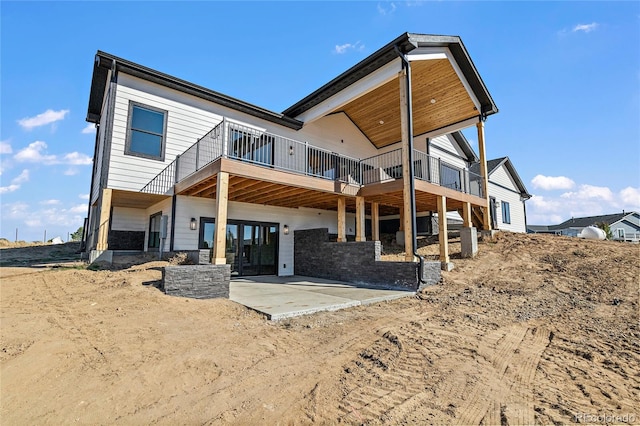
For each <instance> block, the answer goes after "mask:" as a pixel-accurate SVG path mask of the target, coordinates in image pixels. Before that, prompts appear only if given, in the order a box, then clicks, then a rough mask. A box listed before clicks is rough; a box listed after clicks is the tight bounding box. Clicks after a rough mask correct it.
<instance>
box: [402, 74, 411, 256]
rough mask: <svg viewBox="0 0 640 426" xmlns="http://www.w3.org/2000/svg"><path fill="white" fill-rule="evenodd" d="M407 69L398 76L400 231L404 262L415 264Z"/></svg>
mask: <svg viewBox="0 0 640 426" xmlns="http://www.w3.org/2000/svg"><path fill="white" fill-rule="evenodd" d="M406 72H407V71H406V69H403V70H402V72H400V74H399V75H398V80H399V83H400V131H401V135H402V183H403V185H402V202H403V203H402V204H403V205H402V207H401V209H400V210H401V213H400V216H401V221H400V229H402V230H403V231H404V252H405V256H404V260H405V261H407V262H413V260H414V259H413V249H414V247H413V223H412V221H411V217H412V216H411V196H412V194H411V181H410V180H409V178H410V176H409V170H410V167H411V163H410V161H409V145H410V144H409V139H410V138H411V137H413V135H410V134H409V123H408V121H409V116H408V115H409V114H408V112H407V106H408V100H407V78H406Z"/></svg>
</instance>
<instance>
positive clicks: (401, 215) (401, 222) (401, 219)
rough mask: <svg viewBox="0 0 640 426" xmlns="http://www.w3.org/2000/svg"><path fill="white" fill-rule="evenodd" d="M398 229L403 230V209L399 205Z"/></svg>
mask: <svg viewBox="0 0 640 426" xmlns="http://www.w3.org/2000/svg"><path fill="white" fill-rule="evenodd" d="M398 231H404V209H403V206H402V205H401V206H400V227H399V228H398Z"/></svg>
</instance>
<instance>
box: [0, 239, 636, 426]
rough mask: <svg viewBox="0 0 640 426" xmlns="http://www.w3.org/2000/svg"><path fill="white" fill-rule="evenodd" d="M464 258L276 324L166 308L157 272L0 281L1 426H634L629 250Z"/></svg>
mask: <svg viewBox="0 0 640 426" xmlns="http://www.w3.org/2000/svg"><path fill="white" fill-rule="evenodd" d="M479 247H480V252H479V255H478V257H477V258H475V259H473V260H463V259H455V260H454V262H455V265H456V268H455V269H454V270H453V271H451V272H448V273H443V276H444V278H443V283H442V284H441V285H437V286H432V287H430V288H428V289H426V290H425V291H424V292H422V293H421V294H419V295H418V297H415V298H409V299H402V300H397V301H393V302H387V303H380V304H377V305H371V306H367V307H358V308H353V309H347V310H343V311H339V312H330V313H319V314H315V315H312V316H307V317H300V318H297V319H292V320H288V321H284V322H280V323H273V322H269V321H266V320H265V319H264V317H263V316H261V315H259V314H257V313H255V312H253V311H250V310H248V309H246V308H244V307H243V306H240V305H237V304H235V303H233V302H230V301H228V300H189V299H182V298H176V297H170V296H165V295H164V294H163V293H161V292H160V291H159V290H158V289H157V288H156V287H155V285H157V283H158V281H159V280H160V278H161V269H160V268H161V267H162V266H163V265H165V264H166V263H163V262H149V263H145V264H142V265H136V266H131V267H125V266H121V267H120V269H117V270H98V271H92V270H87V269H86V268H85V269H75V268H79V266H77V265H75V264H71V265H70V266H68V267H58V268H51V267H48V268H31V267H3V268H0V274H1V275H0V277H1V284H0V291H1V293H0V296H1V302H0V307H1V336H0V374H1V376H0V379H1V382H0V397H1V399H0V405H1V406H0V422H1V423H2V424H3V425H13V424H56V425H57V424H72V423H78V424H155V423H160V424H227V423H232V424H274V425H277V424H281V425H290V424H291V425H295V424H309V423H319V424H336V423H346V424H407V425H414V424H415V425H417V424H460V425H494V424H496V425H532V424H571V423H577V422H579V423H588V424H589V423H591V424H605V423H606V424H638V423H640V346H639V342H640V339H639V338H640V330H639V328H638V310H639V309H638V303H639V302H638V294H639V285H640V282H639V280H640V247H639V246H638V245H631V244H621V243H614V242H601V241H583V240H579V239H575V238H566V237H556V236H547V235H534V236H527V235H513V234H499V235H498V237H497V238H496V240H495V241H494V242H486V243H481V244H480V246H479ZM2 255H3V250H2V251H0V256H2Z"/></svg>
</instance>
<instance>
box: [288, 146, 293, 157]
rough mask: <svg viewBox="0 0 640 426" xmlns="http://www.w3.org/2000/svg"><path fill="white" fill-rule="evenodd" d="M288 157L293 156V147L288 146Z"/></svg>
mask: <svg viewBox="0 0 640 426" xmlns="http://www.w3.org/2000/svg"><path fill="white" fill-rule="evenodd" d="M289 155H293V145H289Z"/></svg>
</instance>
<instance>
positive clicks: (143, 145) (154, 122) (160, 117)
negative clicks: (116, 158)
mask: <svg viewBox="0 0 640 426" xmlns="http://www.w3.org/2000/svg"><path fill="white" fill-rule="evenodd" d="M166 130H167V112H166V111H163V110H161V109H157V108H153V107H150V106H146V105H141V104H138V103H135V102H131V103H129V124H128V127H127V142H126V146H125V154H128V155H135V156H138V157H144V158H150V159H153V160H160V161H164V146H165V135H166Z"/></svg>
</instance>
